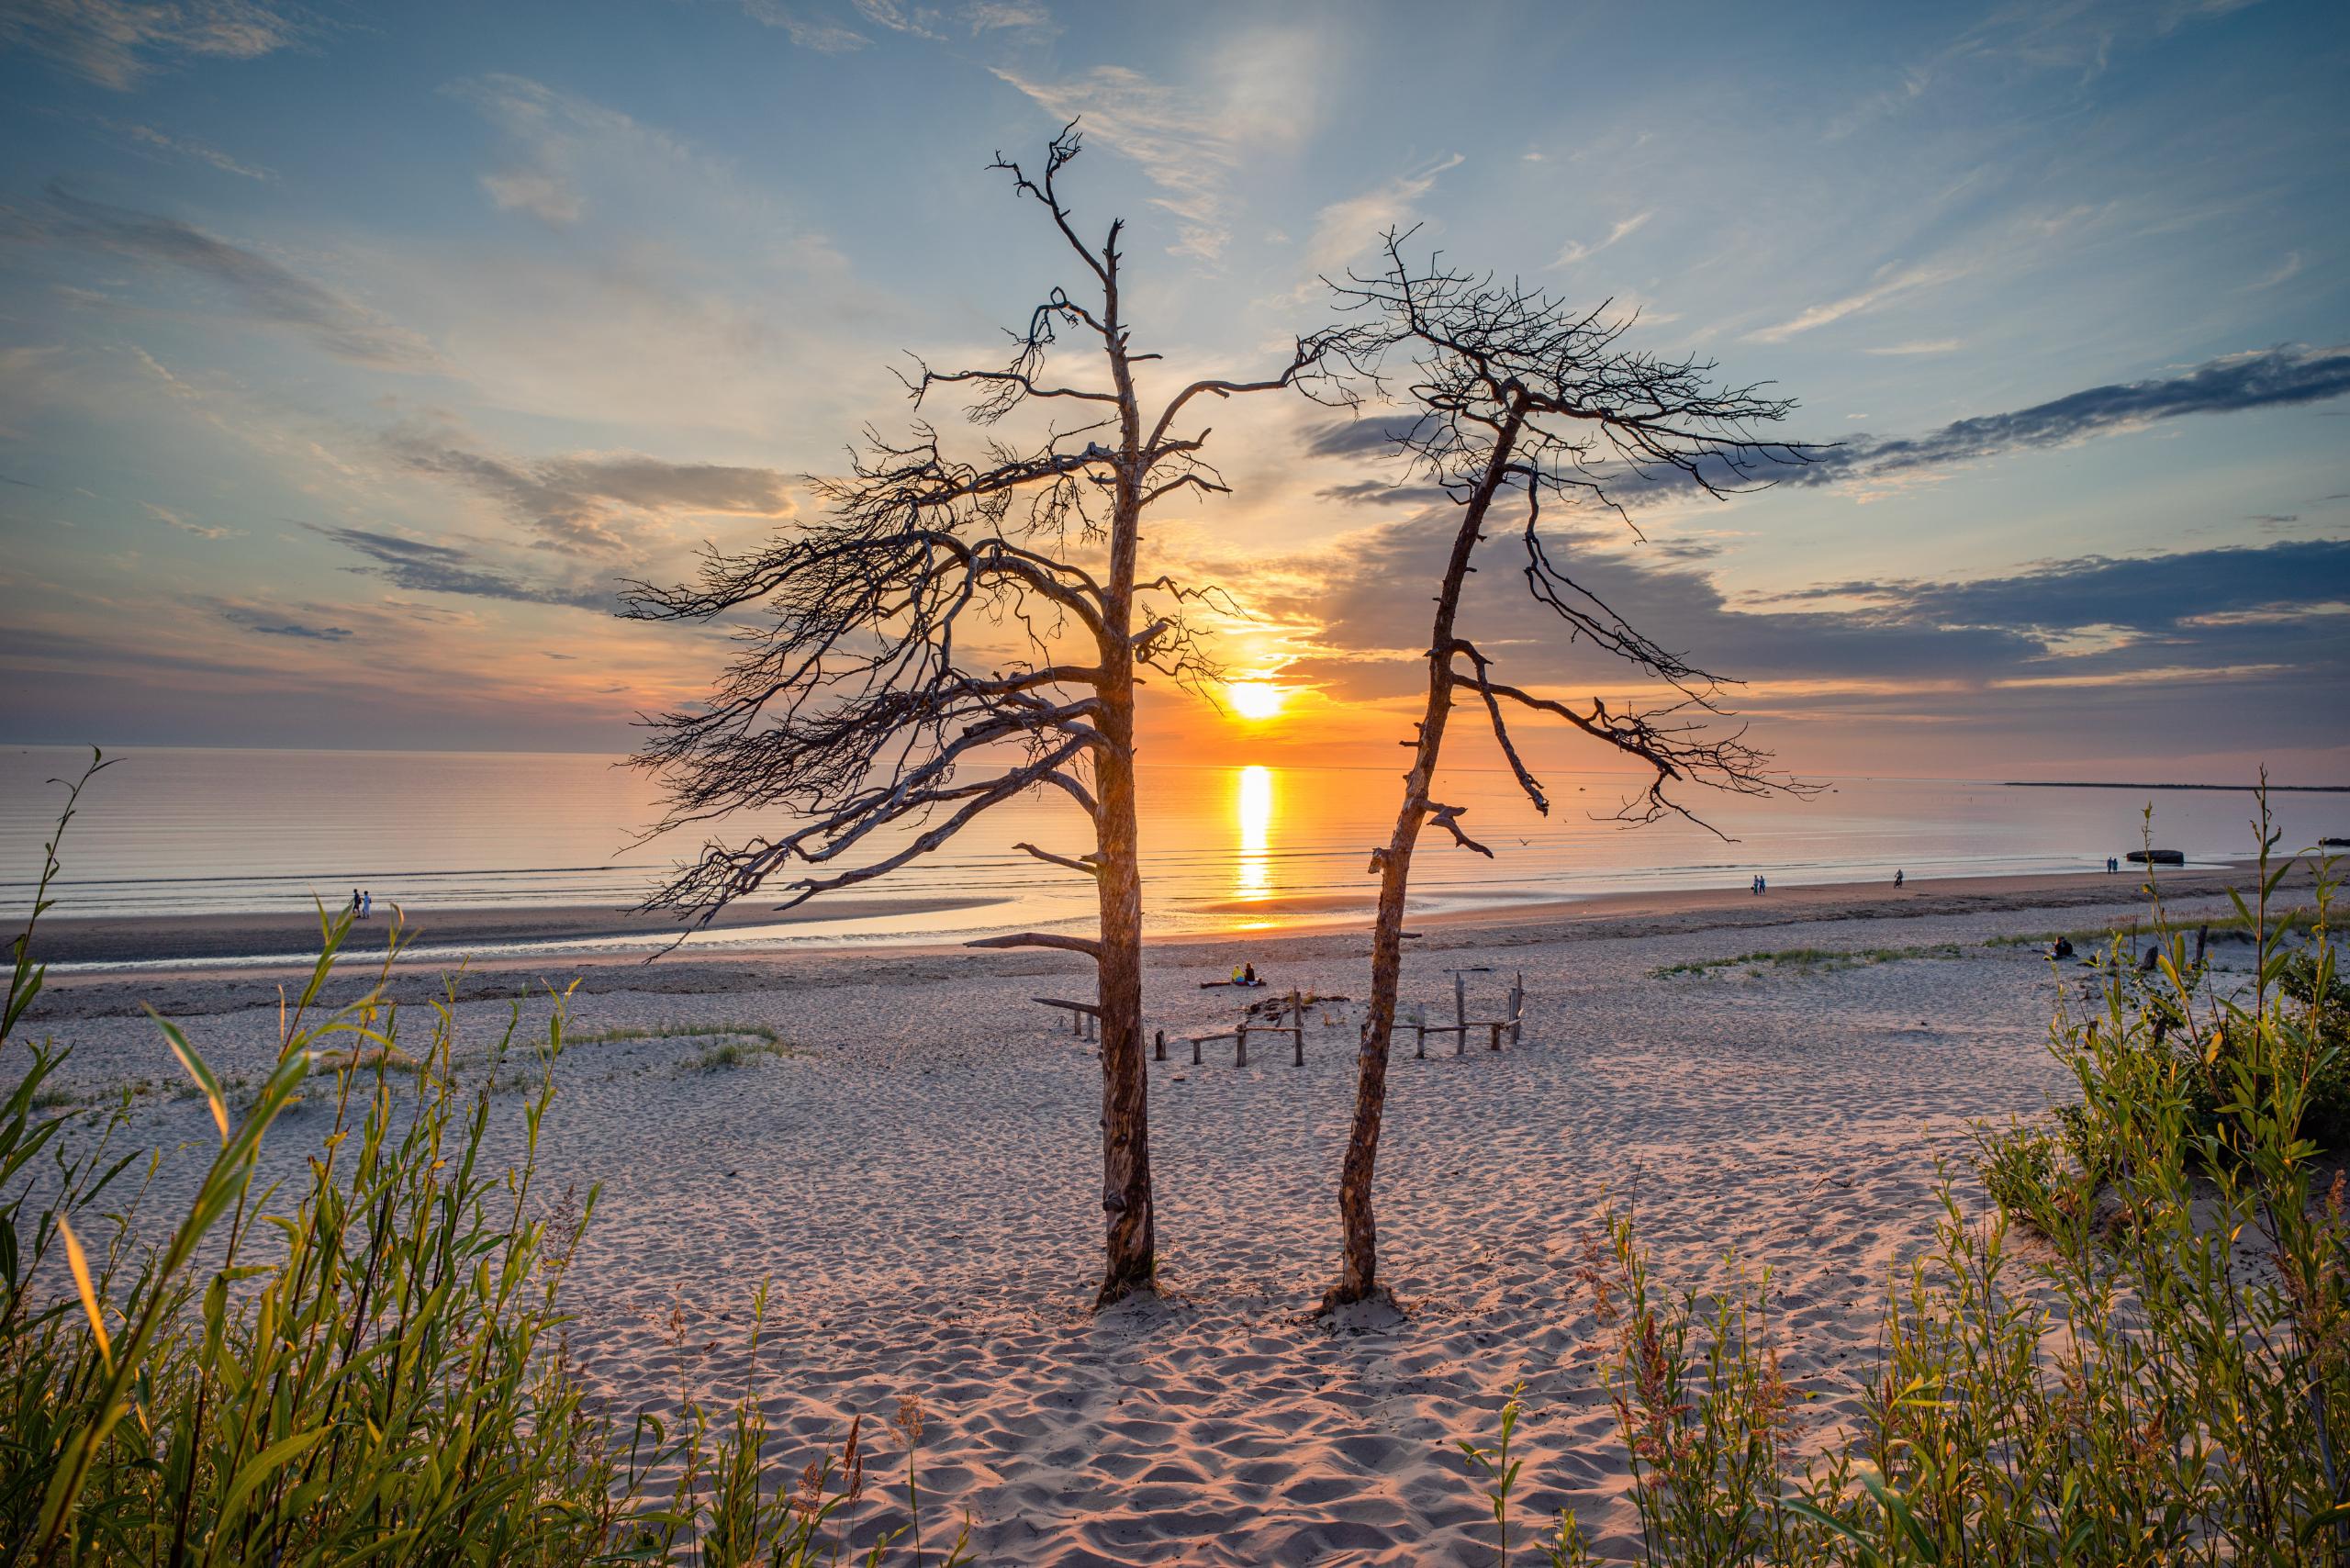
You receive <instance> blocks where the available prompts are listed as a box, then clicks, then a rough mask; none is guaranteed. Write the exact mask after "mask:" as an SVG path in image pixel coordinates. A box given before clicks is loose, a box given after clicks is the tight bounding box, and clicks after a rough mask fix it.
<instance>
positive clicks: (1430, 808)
mask: <svg viewBox="0 0 2350 1568" xmlns="http://www.w3.org/2000/svg"><path fill="white" fill-rule="evenodd" d="M1468 809H1469V808H1468V807H1466V806H1440V805H1438V804H1437V802H1435V801H1427V802H1425V803H1423V804H1422V805H1421V807H1420V810H1422V811H1424V812H1427V814H1428V821H1429V822H1431V823H1434V824H1435V825H1437V826H1438V827H1440V828H1442V829H1444V830H1445V831H1446V832H1447V833H1449V834H1452V841H1453V842H1454V843H1455V844H1458V845H1459V846H1460V847H1461V848H1463V849H1473V850H1475V851H1476V852H1477V853H1478V854H1480V855H1482V856H1483V857H1485V858H1486V859H1488V860H1491V859H1492V858H1493V857H1494V852H1493V851H1492V850H1490V849H1488V848H1486V847H1485V846H1483V845H1482V844H1480V843H1478V842H1477V841H1476V840H1475V839H1473V838H1472V837H1470V836H1469V835H1468V834H1465V833H1463V832H1461V831H1460V815H1461V813H1462V812H1466V811H1467V810H1468ZM1378 864H1380V865H1382V867H1383V866H1384V865H1385V864H1386V862H1385V861H1384V860H1383V859H1382V860H1380V861H1378Z"/></svg>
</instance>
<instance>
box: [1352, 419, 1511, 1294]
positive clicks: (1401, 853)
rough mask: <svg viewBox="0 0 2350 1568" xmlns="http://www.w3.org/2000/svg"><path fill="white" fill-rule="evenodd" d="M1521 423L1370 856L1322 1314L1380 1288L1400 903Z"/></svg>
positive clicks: (1443, 598) (1460, 561) (1447, 585)
mask: <svg viewBox="0 0 2350 1568" xmlns="http://www.w3.org/2000/svg"><path fill="white" fill-rule="evenodd" d="M1524 420H1525V415H1524V411H1523V409H1522V407H1521V408H1516V409H1512V411H1511V413H1510V415H1509V417H1508V419H1507V420H1506V421H1505V423H1504V424H1503V426H1502V428H1501V431H1500V432H1499V433H1498V435H1497V436H1496V438H1495V440H1494V450H1493V454H1492V458H1491V460H1490V461H1489V462H1488V463H1487V465H1486V466H1485V472H1484V474H1483V476H1482V478H1481V479H1480V480H1479V482H1478V486H1477V488H1476V490H1475V491H1474V492H1473V493H1472V495H1471V496H1470V498H1469V504H1468V506H1467V508H1466V509H1465V510H1463V511H1462V513H1461V518H1460V532H1459V533H1458V534H1457V535H1455V536H1454V538H1453V541H1452V555H1451V558H1450V559H1449V561H1447V563H1446V564H1445V573H1444V587H1443V589H1442V591H1441V592H1440V593H1439V594H1438V596H1437V610H1436V624H1435V627H1434V629H1433V631H1431V633H1429V640H1428V698H1427V710H1426V711H1425V712H1423V713H1422V715H1421V717H1420V738H1419V744H1418V745H1416V747H1415V748H1414V750H1413V753H1412V770H1411V772H1409V773H1408V774H1406V775H1404V803H1403V806H1402V807H1401V809H1399V810H1398V811H1397V812H1396V813H1395V831H1394V833H1393V835H1391V836H1390V837H1389V839H1388V841H1387V846H1386V847H1385V848H1383V849H1380V850H1375V851H1373V852H1372V855H1371V860H1372V864H1373V866H1374V867H1375V868H1377V869H1378V871H1379V873H1380V879H1379V914H1378V918H1377V923H1376V924H1374V926H1373V927H1372V931H1371V1010H1370V1016H1369V1017H1368V1018H1366V1019H1365V1020H1364V1022H1363V1031H1362V1047H1361V1052H1360V1057H1359V1058H1358V1059H1357V1063H1356V1068H1355V1116H1354V1126H1353V1127H1352V1128H1351V1129H1350V1131H1349V1132H1348V1137H1347V1153H1346V1159H1345V1161H1344V1163H1343V1164H1342V1165H1341V1166H1340V1168H1339V1172H1338V1216H1339V1221H1340V1225H1341V1227H1342V1229H1343V1232H1344V1241H1343V1249H1342V1252H1341V1255H1340V1259H1339V1267H1338V1282H1337V1284H1335V1285H1332V1286H1331V1287H1330V1289H1329V1291H1328V1293H1327V1294H1326V1295H1324V1297H1323V1298H1322V1305H1323V1308H1324V1309H1325V1310H1328V1309H1329V1308H1331V1307H1335V1306H1344V1305H1348V1304H1349V1303H1352V1302H1359V1301H1367V1300H1369V1299H1370V1298H1371V1297H1372V1296H1374V1295H1376V1294H1379V1292H1380V1289H1381V1286H1380V1283H1379V1222H1378V1217H1377V1215H1376V1214H1375V1213H1374V1212H1373V1209H1372V1204H1371V1182H1372V1178H1373V1177H1374V1175H1375V1174H1376V1171H1377V1168H1378V1163H1379V1131H1380V1124H1381V1122H1382V1119H1383V1117H1384V1115H1385V1113H1386V1108H1387V1054H1388V1046H1389V1042H1390V1041H1391V1040H1392V1038H1393V1036H1394V1032H1395V998H1396V993H1397V991H1398V990H1399V989H1400V987H1401V984H1402V980H1403V970H1404V894H1405V893H1406V892H1407V891H1408V890H1410V886H1411V879H1412V851H1413V849H1414V847H1415V846H1416V845H1417V844H1418V843H1419V837H1420V828H1421V827H1422V825H1423V824H1424V823H1426V822H1427V817H1428V813H1429V810H1430V806H1429V795H1428V791H1429V790H1431V789H1432V788H1433V787H1434V786H1435V783H1436V767H1437V761H1438V757H1439V756H1441V755H1442V753H1443V749H1444V727H1445V723H1446V722H1447V720H1449V718H1450V716H1451V713H1452V688H1453V679H1452V643H1453V625H1454V622H1455V621H1456V620H1457V618H1458V616H1459V613H1460V589H1461V586H1462V585H1463V584H1464V583H1465V582H1466V581H1467V580H1468V577H1469V571H1470V566H1469V557H1470V556H1471V555H1472V554H1473V553H1474V552H1475V551H1476V548H1477V542H1478V541H1479V540H1480V539H1481V538H1483V528H1484V522H1485V514H1486V513H1487V511H1489V510H1491V509H1492V507H1493V504H1494V494H1495V492H1496V491H1498V490H1499V489H1500V487H1501V482H1502V479H1503V477H1504V476H1505V474H1506V472H1507V471H1508V468H1509V463H1510V454H1511V452H1512V451H1513V449H1514V448H1515V447H1516V440H1517V432H1518V430H1519V428H1520V427H1521V425H1522V424H1523V423H1524ZM1456 831H1457V830H1456Z"/></svg>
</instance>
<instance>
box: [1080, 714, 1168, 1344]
mask: <svg viewBox="0 0 2350 1568" xmlns="http://www.w3.org/2000/svg"><path fill="white" fill-rule="evenodd" d="M1118 690H1119V695H1116V696H1113V687H1112V686H1111V685H1110V684H1108V683H1106V682H1105V683H1104V686H1103V690H1102V696H1103V701H1102V738H1103V740H1104V741H1105V742H1107V743H1108V744H1107V745H1104V746H1102V748H1101V749H1100V750H1098V751H1097V752H1096V753H1095V758H1096V761H1095V782H1096V784H1097V785H1098V786H1099V789H1100V793H1101V802H1102V815H1101V839H1100V843H1101V850H1100V854H1101V860H1100V862H1099V864H1100V866H1101V872H1100V876H1099V879H1098V880H1099V882H1100V886H1101V901H1102V954H1101V958H1100V959H1099V961H1098V964H1097V972H1098V974H1099V975H1100V981H1101V996H1100V1002H1101V1004H1102V1211H1103V1214H1104V1215H1105V1216H1106V1225H1105V1236H1104V1246H1105V1249H1106V1256H1105V1257H1104V1258H1103V1260H1102V1289H1101V1292H1100V1294H1098V1295H1097V1296H1096V1297H1095V1298H1094V1305H1096V1306H1097V1307H1101V1306H1107V1305H1110V1304H1111V1303H1113V1302H1115V1301H1118V1300H1121V1299H1123V1298H1124V1297H1125V1296H1127V1295H1129V1294H1132V1293H1133V1292H1135V1291H1136V1290H1147V1289H1149V1288H1150V1286H1151V1283H1152V1280H1153V1276H1154V1274H1155V1273H1156V1271H1157V1269H1158V1253H1157V1248H1158V1235H1157V1226H1156V1224H1155V1222H1154V1218H1153V1215H1152V1206H1151V1193H1150V1110H1149V1102H1148V1096H1149V1092H1150V1070H1149V1068H1148V1066H1147V1064H1146V1063H1145V1062H1144V1060H1143V1049H1142V876H1141V869H1140V865H1139V855H1138V849H1139V846H1138V844H1137V841H1136V823H1135V768H1134V751H1133V745H1134V685H1133V681H1132V678H1131V677H1130V676H1129V677H1127V678H1125V679H1124V680H1123V681H1122V682H1120V684H1119V688H1118Z"/></svg>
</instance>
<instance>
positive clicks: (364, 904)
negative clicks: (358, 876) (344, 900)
mask: <svg viewBox="0 0 2350 1568" xmlns="http://www.w3.org/2000/svg"><path fill="white" fill-rule="evenodd" d="M359 918H360V919H362V920H373V919H375V894H374V893H365V892H363V893H361V894H360V895H359Z"/></svg>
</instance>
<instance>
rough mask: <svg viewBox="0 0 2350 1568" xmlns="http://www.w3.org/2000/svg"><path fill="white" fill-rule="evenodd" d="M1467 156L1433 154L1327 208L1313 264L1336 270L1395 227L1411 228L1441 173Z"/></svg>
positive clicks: (1309, 255)
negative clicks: (1424, 197) (1406, 169)
mask: <svg viewBox="0 0 2350 1568" xmlns="http://www.w3.org/2000/svg"><path fill="white" fill-rule="evenodd" d="M1465 161H1466V160H1465V158H1464V155H1463V154H1461V153H1459V152H1455V153H1452V154H1451V155H1450V156H1449V157H1444V158H1432V159H1430V160H1428V161H1427V162H1425V163H1422V164H1420V165H1419V166H1418V167H1417V168H1415V169H1411V170H1408V171H1406V172H1405V173H1404V174H1397V175H1395V176H1394V177H1393V178H1392V179H1386V180H1382V181H1381V182H1380V183H1379V184H1378V185H1373V186H1371V188H1370V189H1369V190H1367V191H1364V192H1362V193H1360V195H1357V196H1348V197H1347V198H1346V199H1344V200H1343V201H1334V202H1332V203H1330V204H1329V205H1328V206H1327V207H1324V208H1322V210H1321V211H1320V212H1318V213H1316V214H1315V222H1314V238H1313V241H1311V243H1310V244H1309V245H1308V247H1307V250H1306V261H1307V264H1308V266H1309V267H1311V268H1312V270H1313V271H1314V272H1315V273H1318V274H1336V273H1337V271H1338V269H1339V268H1341V267H1342V266H1344V265H1345V264H1346V262H1347V260H1348V257H1350V256H1354V255H1356V254H1358V253H1360V252H1362V251H1363V250H1364V249H1365V248H1367V247H1368V246H1370V245H1371V244H1373V243H1375V242H1376V241H1378V239H1379V236H1380V235H1382V234H1383V233H1385V232H1386V231H1387V230H1390V229H1409V228H1411V227H1412V226H1413V224H1415V223H1416V222H1417V221H1418V220H1419V212H1418V203H1419V200H1420V198H1421V197H1422V196H1426V195H1427V194H1428V192H1429V191H1431V190H1433V189H1435V187H1436V182H1437V176H1438V175H1439V174H1445V173H1446V172H1447V171H1449V170H1452V169H1457V168H1459V167H1460V165H1461V163H1462V162H1465Z"/></svg>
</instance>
